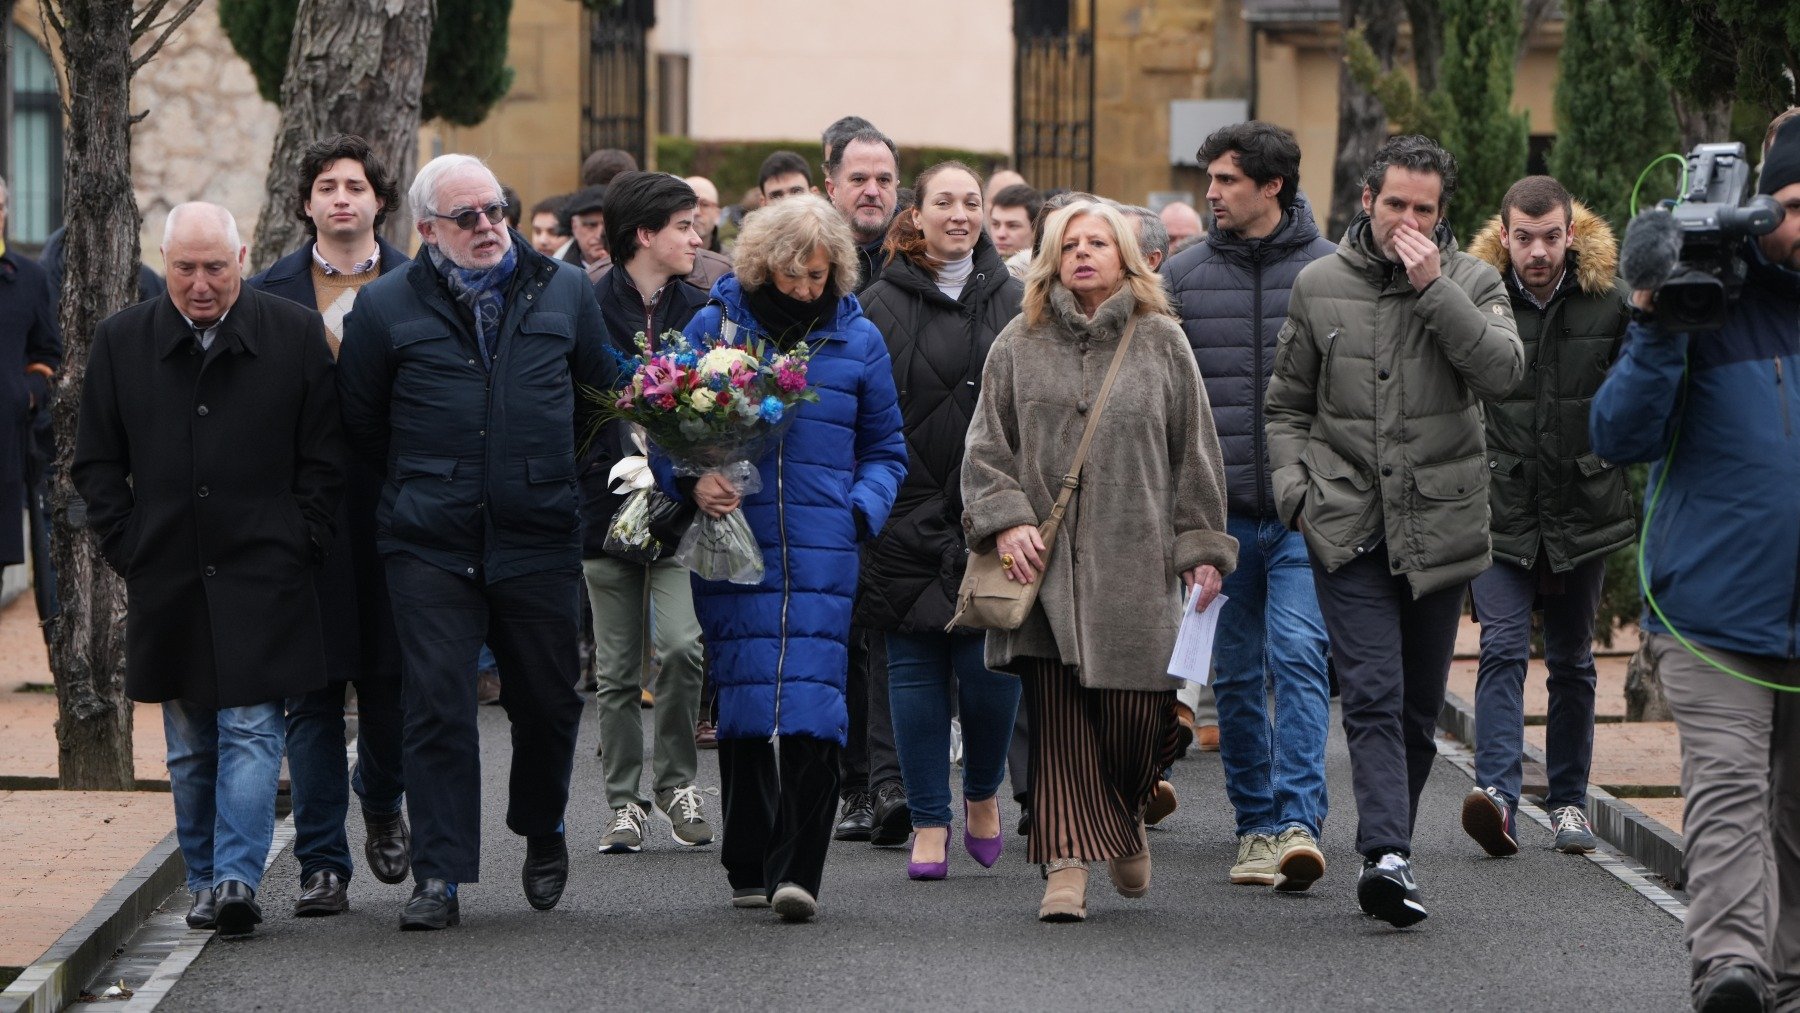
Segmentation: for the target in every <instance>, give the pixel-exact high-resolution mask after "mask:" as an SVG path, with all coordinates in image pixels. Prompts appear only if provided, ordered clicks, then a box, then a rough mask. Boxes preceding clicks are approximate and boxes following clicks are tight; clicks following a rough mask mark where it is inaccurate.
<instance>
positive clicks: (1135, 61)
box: [1094, 0, 1216, 204]
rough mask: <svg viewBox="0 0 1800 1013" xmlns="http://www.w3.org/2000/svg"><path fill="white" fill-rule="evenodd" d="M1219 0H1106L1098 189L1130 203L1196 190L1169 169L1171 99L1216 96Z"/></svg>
mask: <svg viewBox="0 0 1800 1013" xmlns="http://www.w3.org/2000/svg"><path fill="white" fill-rule="evenodd" d="M1215 13H1216V11H1215V3H1214V0H1098V3H1097V4H1096V10H1095V18H1096V22H1097V23H1096V25H1095V50H1094V58H1095V74H1094V143H1095V158H1094V190H1095V192H1096V193H1101V194H1105V195H1106V196H1108V197H1112V198H1114V199H1116V200H1121V201H1124V202H1126V203H1128V204H1142V203H1144V202H1145V201H1146V200H1147V199H1148V196H1149V194H1150V192H1151V191H1153V190H1169V189H1191V188H1192V187H1191V183H1192V181H1191V180H1190V179H1188V176H1187V171H1180V170H1177V169H1175V167H1173V166H1171V165H1170V164H1169V102H1170V100H1171V99H1203V98H1207V97H1209V89H1208V82H1209V79H1210V77H1211V74H1212V65H1213V25H1214V18H1215Z"/></svg>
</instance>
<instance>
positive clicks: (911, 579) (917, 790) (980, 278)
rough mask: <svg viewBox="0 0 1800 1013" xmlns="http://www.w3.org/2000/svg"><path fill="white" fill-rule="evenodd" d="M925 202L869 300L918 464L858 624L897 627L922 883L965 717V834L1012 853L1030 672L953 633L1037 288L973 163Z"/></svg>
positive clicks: (951, 166) (944, 170) (925, 182)
mask: <svg viewBox="0 0 1800 1013" xmlns="http://www.w3.org/2000/svg"><path fill="white" fill-rule="evenodd" d="M913 192H914V194H915V201H916V203H915V204H914V206H912V207H910V208H907V209H906V210H903V211H901V212H900V213H899V214H898V215H897V216H896V217H895V219H894V224H893V227H892V228H891V229H890V230H889V232H888V239H887V245H886V248H885V253H886V256H887V265H886V267H885V268H884V269H883V271H882V274H881V278H880V280H879V281H877V282H875V284H873V285H871V286H869V287H868V288H867V289H865V290H864V291H863V292H862V294H861V295H860V296H859V298H860V299H861V300H862V303H863V311H864V313H866V314H867V315H868V317H869V319H870V320H872V321H874V322H875V325H876V326H877V327H879V328H880V329H881V333H882V335H883V336H884V337H885V338H886V339H887V346H888V355H889V357H890V358H892V360H893V363H894V385H895V387H896V388H898V390H899V392H900V413H901V416H902V418H903V419H904V422H905V432H906V450H907V473H906V482H905V484H903V485H902V486H901V487H900V496H899V499H898V500H897V501H896V502H895V503H894V510H893V513H892V514H890V515H889V517H888V522H887V525H886V526H885V527H884V528H883V529H882V531H881V534H880V536H879V537H878V538H877V539H876V540H875V542H874V543H873V544H872V545H871V546H870V547H869V548H868V550H867V551H866V553H865V556H864V561H863V568H862V583H861V588H860V591H859V594H858V598H857V612H856V616H857V625H858V626H861V627H864V628H866V629H870V630H880V631H883V632H885V633H886V639H887V652H888V683H889V694H890V696H889V699H890V701H891V703H892V708H893V722H894V741H895V746H896V747H897V750H898V752H899V755H900V770H901V774H902V775H903V776H904V778H905V780H906V797H907V803H908V805H909V807H910V808H911V810H912V824H913V829H914V836H913V845H912V859H911V861H910V862H909V863H908V865H907V874H908V875H909V876H911V877H912V878H913V879H942V878H944V876H945V874H946V872H947V869H948V865H949V840H950V823H951V818H952V813H951V809H950V791H949V778H950V719H951V701H952V696H951V694H952V692H954V693H955V694H956V702H957V705H958V710H959V711H960V714H961V721H962V734H963V784H962V794H963V811H964V829H963V845H964V847H965V848H966V849H967V850H968V852H969V854H970V856H971V857H973V858H974V859H975V860H976V861H977V862H979V863H981V864H982V865H983V866H992V865H993V864H994V862H995V860H997V859H998V858H999V856H1000V847H1001V837H1000V805H999V801H998V799H997V797H996V795H997V793H998V791H999V789H1000V782H1001V778H1002V776H1003V774H1004V772H1005V766H1006V749H1007V745H1008V743H1010V742H1011V740H1012V734H1013V718H1014V714H1015V712H1016V711H1017V709H1018V705H1019V680H1017V679H1016V678H1013V677H1011V676H1008V675H1001V674H998V673H995V672H991V671H989V670H988V669H987V667H986V666H985V665H984V664H983V663H982V644H983V637H982V635H981V634H980V633H979V632H973V631H968V630H958V631H956V632H953V633H947V632H945V626H946V625H947V624H948V623H949V622H950V617H951V614H952V612H953V611H954V606H955V601H956V590H957V586H958V584H959V583H960V582H961V580H962V574H963V566H964V559H965V557H966V555H967V553H966V550H965V549H964V546H963V539H962V524H961V518H962V495H961V484H960V483H961V471H962V459H963V438H964V436H965V435H966V434H967V433H968V429H969V420H970V419H971V418H972V417H973V415H974V412H975V400H976V397H977V395H978V394H979V393H980V389H981V369H982V365H983V364H984V363H985V362H986V361H987V353H988V349H989V348H990V347H991V346H992V345H993V343H994V338H995V336H996V335H998V334H999V333H1000V330H1001V328H1003V327H1005V326H1006V324H1007V322H1008V321H1010V320H1012V318H1013V317H1014V316H1017V315H1018V312H1019V301H1020V299H1021V298H1022V297H1023V296H1024V286H1023V285H1022V284H1021V283H1020V282H1019V281H1018V280H1017V279H1015V278H1013V277H1012V276H1011V275H1010V274H1009V273H1008V272H1007V270H1006V265H1005V264H1004V263H1003V262H1002V261H1001V258H1000V254H999V252H998V251H997V250H995V249H994V244H993V242H992V241H991V240H990V239H989V238H988V236H987V234H986V232H984V231H983V230H982V222H983V220H984V210H985V209H984V208H983V207H982V186H981V178H980V177H979V176H977V175H976V174H975V171H974V170H972V169H970V168H969V167H968V166H966V165H963V164H962V163H960V162H943V163H940V164H938V165H934V166H932V167H931V168H929V169H926V170H925V171H924V172H921V173H920V174H919V177H918V179H917V180H916V181H915V182H914V184H913Z"/></svg>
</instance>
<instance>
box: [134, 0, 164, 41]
mask: <svg viewBox="0 0 1800 1013" xmlns="http://www.w3.org/2000/svg"><path fill="white" fill-rule="evenodd" d="M168 5H169V0H150V4H149V6H147V7H145V8H144V10H143V12H142V13H140V14H139V15H138V17H137V21H136V22H134V23H133V24H132V26H131V41H132V42H136V41H137V40H139V39H141V38H143V37H144V36H145V35H147V34H148V33H149V32H150V30H151V28H152V27H153V26H154V25H155V24H156V18H157V16H158V15H160V14H161V13H162V12H163V8H164V7H167V6H168Z"/></svg>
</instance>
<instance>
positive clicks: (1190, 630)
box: [1169, 584, 1230, 686]
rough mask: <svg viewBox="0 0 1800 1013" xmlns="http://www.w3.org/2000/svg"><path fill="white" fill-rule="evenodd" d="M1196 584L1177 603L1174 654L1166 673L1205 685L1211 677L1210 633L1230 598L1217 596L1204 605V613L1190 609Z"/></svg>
mask: <svg viewBox="0 0 1800 1013" xmlns="http://www.w3.org/2000/svg"><path fill="white" fill-rule="evenodd" d="M1199 594H1200V585H1198V584H1196V585H1194V590H1193V592H1192V593H1190V594H1189V595H1188V596H1187V598H1185V599H1183V601H1182V604H1181V629H1180V631H1179V632H1177V633H1176V634H1175V654H1174V656H1173V657H1171V658H1170V659H1169V674H1170V675H1172V676H1174V677H1175V678H1177V679H1186V680H1187V681H1188V682H1192V683H1197V684H1199V685H1201V686H1204V685H1206V683H1207V680H1208V679H1210V678H1211V677H1212V656H1213V636H1214V635H1215V634H1216V633H1217V632H1218V630H1219V613H1220V612H1222V611H1224V609H1225V603H1226V602H1227V601H1229V600H1230V599H1228V598H1226V597H1225V596H1224V595H1219V596H1218V597H1217V598H1214V599H1213V600H1212V604H1211V605H1208V606H1206V611H1205V612H1195V611H1194V599H1195V598H1196V597H1198V596H1199Z"/></svg>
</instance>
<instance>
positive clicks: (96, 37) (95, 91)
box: [50, 0, 140, 790]
mask: <svg viewBox="0 0 1800 1013" xmlns="http://www.w3.org/2000/svg"><path fill="white" fill-rule="evenodd" d="M56 13H57V15H58V16H59V17H60V19H61V29H60V32H59V34H60V36H61V41H62V48H63V55H64V57H65V64H64V65H65V67H66V68H67V74H68V96H69V122H70V123H73V124H76V129H71V130H70V131H68V133H67V134H66V135H65V142H64V143H65V148H64V177H63V194H64V197H63V201H64V205H63V206H64V211H65V219H66V222H67V225H68V233H67V238H66V239H65V240H64V242H63V251H64V258H65V260H64V267H63V290H62V306H61V319H62V339H63V368H62V372H61V374H60V375H59V376H58V378H57V400H56V404H55V407H54V408H53V410H52V420H53V422H54V425H55V431H56V456H57V464H56V468H55V473H54V475H53V476H52V478H51V492H50V509H51V518H52V524H53V527H52V537H53V542H52V551H51V557H52V559H53V560H54V561H55V564H56V574H57V583H56V587H57V596H58V597H59V598H60V599H61V611H60V612H59V613H58V615H57V617H56V619H55V620H54V621H53V623H52V626H51V638H50V670H51V674H52V675H53V677H54V678H55V680H56V698H57V720H56V740H57V761H58V774H59V778H60V781H61V784H62V787H63V788H65V789H78V790H95V789H101V790H130V789H131V788H133V787H135V785H136V780H135V775H134V773H133V770H132V763H131V702H130V701H129V700H127V699H126V698H125V588H124V585H123V583H122V582H121V581H120V580H119V578H118V577H117V576H115V575H114V574H113V572H112V570H110V569H109V568H107V566H106V564H105V563H104V562H103V561H102V560H101V559H100V554H99V551H98V547H97V545H96V544H95V541H94V538H93V536H92V535H90V534H89V533H88V530H87V509H86V506H85V505H84V504H83V503H82V502H81V500H80V499H79V498H77V497H76V495H75V489H74V486H73V485H72V484H71V483H70V481H69V460H70V457H71V456H72V454H73V451H74V447H75V427H76V420H77V419H78V418H79V414H80V408H81V383H82V378H83V377H84V376H85V375H86V373H87V362H88V353H89V350H90V349H91V348H92V347H93V343H94V329H95V327H96V326H98V325H99V323H100V321H102V320H104V319H106V318H107V317H108V316H110V315H112V314H113V313H115V312H117V311H118V310H120V309H122V308H124V307H125V306H127V305H129V304H130V303H131V302H132V301H133V300H134V298H135V290H136V285H137V264H138V227H139V224H140V219H139V217H138V209H137V199H136V198H135V197H134V196H133V194H132V191H131V29H132V5H131V0H63V2H62V3H60V4H58V5H57V7H56Z"/></svg>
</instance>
